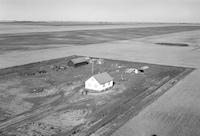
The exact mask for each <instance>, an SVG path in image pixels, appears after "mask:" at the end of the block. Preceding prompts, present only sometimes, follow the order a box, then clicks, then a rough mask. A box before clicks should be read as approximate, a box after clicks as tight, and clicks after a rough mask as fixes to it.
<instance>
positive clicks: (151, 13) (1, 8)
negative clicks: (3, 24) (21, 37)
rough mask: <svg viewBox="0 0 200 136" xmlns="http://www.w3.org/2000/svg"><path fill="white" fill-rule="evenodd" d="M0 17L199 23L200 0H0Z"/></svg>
mask: <svg viewBox="0 0 200 136" xmlns="http://www.w3.org/2000/svg"><path fill="white" fill-rule="evenodd" d="M0 20H2V21H6V20H17V21H108V22H115V21H117V22H178V23H196V22H197V23H200V0H0Z"/></svg>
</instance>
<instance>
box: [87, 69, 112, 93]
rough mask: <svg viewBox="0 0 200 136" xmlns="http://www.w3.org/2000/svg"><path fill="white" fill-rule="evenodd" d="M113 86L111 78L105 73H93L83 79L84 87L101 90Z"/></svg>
mask: <svg viewBox="0 0 200 136" xmlns="http://www.w3.org/2000/svg"><path fill="white" fill-rule="evenodd" d="M112 86H113V78H112V77H111V76H110V75H109V74H108V73H107V72H104V73H100V74H96V75H93V76H92V77H90V78H89V79H88V80H86V81H85V89H88V90H94V91H98V92H101V91H103V90H106V89H108V88H110V87H112Z"/></svg>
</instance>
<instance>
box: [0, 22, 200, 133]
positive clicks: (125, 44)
mask: <svg viewBox="0 0 200 136" xmlns="http://www.w3.org/2000/svg"><path fill="white" fill-rule="evenodd" d="M175 28H176V29H175ZM198 29H199V26H198V25H188V26H187V24H185V26H182V25H180V26H179V25H178V24H177V25H175V26H163V27H161V26H159V27H145V28H134V27H133V28H128V29H127V28H125V29H124V28H123V29H121V28H120V29H119V28H116V30H115V29H114V28H113V27H112V29H109V30H105V29H104V30H95V31H91V32H92V34H90V35H89V36H90V37H91V38H86V39H85V38H83V39H82V41H81V43H82V42H83V41H86V42H88V40H87V39H89V42H90V44H89V43H86V44H84V46H80V45H83V44H78V45H79V46H77V44H72V43H68V44H67V43H64V45H62V46H66V45H67V47H59V48H57V47H56V48H46V49H38V50H30V49H29V50H21V49H16V50H17V51H7V49H6V51H5V52H2V54H0V67H1V68H5V67H11V66H15V65H21V64H27V63H30V62H37V61H43V60H49V59H54V58H60V57H66V56H70V55H73V54H77V55H87V56H94V57H100V58H102V57H103V58H109V59H117V60H127V61H135V62H146V63H153V64H162V65H173V66H182V67H193V68H196V70H194V71H193V72H192V73H191V74H190V75H188V76H187V77H186V78H185V79H183V80H181V81H180V82H178V84H176V85H175V86H174V87H173V88H171V89H170V90H169V91H167V92H166V93H165V94H164V95H162V96H161V97H159V99H158V100H156V101H155V102H154V103H153V104H151V105H149V106H148V107H147V108H145V109H143V110H142V111H141V112H139V113H138V115H137V116H134V117H133V119H131V120H129V121H128V122H127V123H126V124H125V125H123V126H122V127H121V128H120V129H119V130H117V131H116V132H115V133H113V136H121V135H124V136H129V135H130V136H132V135H135V136H153V135H157V136H160V135H161V136H179V135H180V136H188V135H193V136H199V135H200V132H199V130H200V127H199V126H200V125H199V115H200V107H199V104H198V103H199V98H198V97H199V95H200V93H199V88H200V85H199V80H200V69H199V68H200V53H199V51H200V50H199V46H200V42H199V35H200V30H198ZM81 31H82V30H81ZM84 32H85V31H84ZM61 33H63V32H61ZM66 33H67V34H68V32H65V34H66ZM70 33H71V32H70ZM94 33H95V34H96V35H95V34H94ZM99 33H101V34H100V36H99V35H97V34H99ZM102 33H103V34H102ZM71 34H72V33H71ZM76 34H78V35H79V34H80V32H78V31H76ZM85 34H86V35H87V34H88V31H87V33H84V35H85ZM12 35H13V34H12ZM12 35H11V39H12V38H13V37H12ZM22 35H23V34H22ZM52 35H53V36H55V35H56V34H54V33H53V34H52ZM102 35H106V36H107V37H103V38H102ZM138 35H139V36H138ZM3 36H5V35H3ZM8 37H9V35H8ZM22 37H23V36H22ZM73 37H74V36H73ZM95 37H96V38H97V39H98V40H95V42H91V40H93V38H95ZM110 37H111V38H110ZM36 39H37V38H36ZM69 39H70V38H69ZM102 39H103V40H102ZM105 39H106V41H105ZM2 40H3V39H2ZM43 40H44V39H42V41H43ZM62 40H63V39H62ZM21 41H24V42H25V44H24V43H22V44H21V43H20V42H19V39H18V40H16V45H18V46H19V47H21V45H23V46H26V47H27V46H30V45H31V46H32V45H33V44H30V43H31V42H30V41H31V40H28V41H26V38H25V39H24V40H21ZM44 41H45V42H46V43H45V44H46V45H47V46H49V41H46V40H44ZM96 41H100V42H96ZM102 41H103V42H102ZM4 42H5V43H4V45H3V44H2V45H3V46H4V47H6V43H8V45H9V46H11V45H12V47H13V45H15V42H13V41H12V40H6V39H4ZM33 42H38V41H37V40H33ZM65 42H66V41H65ZM67 42H68V41H67ZM8 45H7V47H9V46H8ZM41 45H42V44H41ZM53 45H54V46H58V45H61V44H60V43H54V44H53ZM74 45H76V46H74ZM3 46H2V47H3ZM51 46H52V45H51ZM12 47H11V49H12Z"/></svg>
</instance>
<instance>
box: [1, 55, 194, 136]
mask: <svg viewBox="0 0 200 136" xmlns="http://www.w3.org/2000/svg"><path fill="white" fill-rule="evenodd" d="M193 70H194V69H193V68H185V67H175V66H164V65H155V64H148V63H139V62H128V61H122V60H110V59H103V58H94V57H84V56H76V55H74V56H69V57H66V58H60V59H54V60H48V61H43V62H37V63H31V64H27V65H22V66H17V67H11V68H6V69H2V70H0V97H1V98H0V135H5V136H9V135H20V136H21V135H22V136H32V135H38V136H40V135H45V136H46V135H47V136H50V135H59V136H62V135H63V136H64V135H92V134H94V135H96V134H97V135H110V134H111V133H113V132H114V131H115V130H116V129H118V128H119V127H120V126H122V125H123V124H124V123H125V122H127V121H128V120H129V119H131V118H133V117H134V116H135V115H137V114H138V113H139V112H140V111H141V110H142V109H144V108H145V107H146V106H148V105H149V104H151V103H152V102H153V101H155V100H156V99H157V98H158V97H159V96H161V95H162V94H164V93H165V92H166V91H167V90H169V89H170V88H171V87H173V86H174V85H175V84H176V83H177V82H178V81H180V80H181V79H182V78H184V77H185V76H186V75H187V74H189V73H190V72H192V71H193ZM105 72H106V73H107V74H108V75H109V76H110V77H112V78H110V79H113V82H114V84H113V86H111V87H109V88H106V89H104V90H102V91H96V90H92V89H87V88H85V81H86V80H87V79H89V78H90V77H92V76H94V75H96V74H101V73H105ZM103 75H105V74H103ZM94 77H95V76H94ZM98 78H99V77H98ZM100 80H101V82H103V81H105V82H106V77H101V79H100ZM105 85H106V84H105Z"/></svg>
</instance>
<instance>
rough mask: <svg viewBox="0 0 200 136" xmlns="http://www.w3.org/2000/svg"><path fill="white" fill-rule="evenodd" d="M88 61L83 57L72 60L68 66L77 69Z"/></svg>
mask: <svg viewBox="0 0 200 136" xmlns="http://www.w3.org/2000/svg"><path fill="white" fill-rule="evenodd" d="M88 63H89V62H88V60H87V59H86V58H85V57H79V58H74V59H71V60H69V61H68V66H73V67H78V66H81V65H86V64H88Z"/></svg>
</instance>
